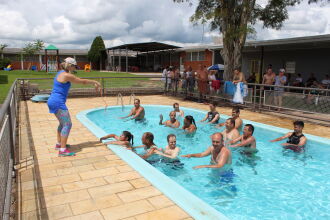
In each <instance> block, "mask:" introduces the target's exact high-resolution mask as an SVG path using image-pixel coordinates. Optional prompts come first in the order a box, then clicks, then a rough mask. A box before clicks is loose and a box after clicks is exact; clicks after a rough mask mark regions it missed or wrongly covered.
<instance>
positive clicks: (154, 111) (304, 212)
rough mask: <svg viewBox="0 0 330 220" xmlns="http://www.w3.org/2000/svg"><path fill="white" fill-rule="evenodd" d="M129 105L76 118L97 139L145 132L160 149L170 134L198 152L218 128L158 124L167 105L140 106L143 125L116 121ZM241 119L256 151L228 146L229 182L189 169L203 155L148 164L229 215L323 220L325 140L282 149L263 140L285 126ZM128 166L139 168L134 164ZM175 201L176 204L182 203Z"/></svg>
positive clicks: (329, 205)
mask: <svg viewBox="0 0 330 220" xmlns="http://www.w3.org/2000/svg"><path fill="white" fill-rule="evenodd" d="M131 107H132V106H125V108H124V110H123V111H122V108H121V107H111V108H108V109H107V111H104V109H103V108H101V109H95V110H88V111H85V112H82V113H80V114H78V116H77V117H78V118H79V119H80V120H81V121H82V122H83V123H84V124H85V125H86V126H87V127H88V128H89V129H90V130H91V131H92V132H93V133H94V134H95V135H96V136H98V137H100V136H103V135H104V134H105V133H115V134H120V133H121V132H122V131H123V130H129V131H131V132H132V133H133V134H134V137H135V138H134V145H140V144H141V136H142V134H143V132H146V131H150V132H152V133H154V135H155V143H156V144H157V145H158V147H165V146H166V144H167V142H166V136H167V135H168V134H169V133H174V134H176V135H177V145H178V146H180V147H181V154H187V153H198V152H202V151H204V150H205V149H206V147H208V146H210V144H211V141H210V134H212V133H214V132H218V131H221V130H219V129H216V128H214V127H213V126H212V125H206V124H201V123H198V124H197V127H198V131H197V133H196V134H195V135H193V136H190V135H186V134H184V133H183V132H182V131H181V130H180V129H171V128H165V127H163V126H160V125H158V122H159V114H160V113H162V114H163V115H164V118H165V119H166V118H168V113H169V112H170V111H171V110H172V107H171V106H154V105H150V106H148V105H146V106H144V107H145V109H146V117H147V122H146V123H135V122H134V121H128V122H125V121H123V120H120V119H118V117H120V116H125V115H127V114H128V113H129V111H130V109H131ZM182 110H184V111H185V115H187V114H190V115H193V116H194V118H195V119H196V121H199V120H201V119H202V118H203V117H204V116H205V113H206V112H204V111H198V110H194V109H188V108H182ZM226 118H227V116H224V115H221V121H224V119H226ZM244 123H252V124H253V125H255V133H254V136H255V137H256V139H257V148H258V150H259V152H258V153H257V154H256V155H255V156H253V157H247V156H245V155H243V154H241V153H240V152H239V150H233V154H232V155H233V163H232V167H233V170H234V177H233V178H232V179H230V181H222V180H221V179H219V175H218V173H217V172H216V171H214V170H212V169H199V170H193V169H192V167H193V166H196V165H202V164H209V161H210V158H209V157H208V158H190V159H188V158H182V159H181V163H182V165H180V166H173V165H172V164H169V163H161V162H160V163H157V162H156V163H153V166H154V167H155V168H156V169H157V170H159V171H161V172H162V173H164V174H165V175H167V176H168V177H170V178H171V179H172V180H174V181H175V182H176V183H178V184H179V185H181V186H183V187H184V188H185V189H187V190H188V191H190V192H191V193H193V194H194V195H195V196H197V197H198V198H200V199H202V200H203V201H205V202H206V203H207V204H210V205H211V206H212V207H213V208H215V209H216V210H218V211H219V212H221V213H223V214H224V215H225V216H227V217H229V218H230V219H274V218H278V217H281V219H315V218H317V219H329V218H330V214H329V213H330V182H329V177H330V170H329V167H330V166H329V165H330V160H329V155H330V146H329V143H330V141H329V139H325V138H320V137H316V136H312V135H307V137H308V139H309V142H308V145H307V147H306V151H305V153H300V154H297V153H293V152H291V151H284V150H283V149H282V148H281V146H280V143H281V142H280V143H270V142H269V141H268V140H270V139H274V138H276V137H278V136H280V135H282V134H283V133H285V132H288V130H286V129H282V128H277V127H273V126H268V125H263V124H260V123H256V122H251V121H246V120H244ZM113 149H115V151H118V152H119V154H122V155H123V157H125V154H126V155H128V156H126V159H128V160H130V159H131V158H132V157H134V156H133V154H128V153H125V151H126V150H123V149H121V148H118V147H117V148H116V147H114V148H113ZM116 153H117V152H116ZM119 156H120V155H119ZM123 159H124V160H125V158H123ZM134 160H135V162H136V163H139V164H140V165H141V166H148V165H147V163H145V162H144V161H142V162H141V160H140V158H138V157H136V158H134ZM154 161H157V158H155V159H154ZM134 168H135V169H137V170H138V171H139V172H143V171H141V170H139V168H137V167H136V166H134ZM142 174H143V173H142ZM144 176H145V175H144ZM145 177H146V176H145ZM146 178H147V179H148V177H146ZM156 181H157V180H156ZM151 182H152V181H151ZM153 184H154V183H153ZM160 184H161V183H160ZM154 185H155V184H154ZM155 186H156V187H157V184H156V185H155ZM164 187H166V185H165V186H164ZM160 190H161V191H162V189H160ZM164 193H165V192H164ZM165 194H166V193H165ZM169 197H170V196H169ZM170 198H171V197H170ZM172 199H173V198H172ZM175 202H177V203H178V205H180V206H181V207H182V203H184V202H181V203H180V202H178V201H175ZM201 206H203V205H201ZM183 208H184V207H183ZM186 211H187V210H186ZM188 212H189V211H188ZM189 214H191V213H189Z"/></svg>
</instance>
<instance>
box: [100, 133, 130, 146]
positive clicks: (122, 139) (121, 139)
mask: <svg viewBox="0 0 330 220" xmlns="http://www.w3.org/2000/svg"><path fill="white" fill-rule="evenodd" d="M108 138H114V139H116V140H115V141H108V142H105V144H115V145H122V146H124V147H126V148H127V149H130V150H131V149H132V146H133V144H134V142H133V139H134V136H133V135H132V134H131V133H130V132H129V131H123V133H122V134H121V135H120V136H117V135H115V134H108V135H106V136H104V137H101V138H100V142H102V140H106V139H108ZM131 142H132V143H131Z"/></svg>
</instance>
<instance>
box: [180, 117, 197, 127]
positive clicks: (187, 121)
mask: <svg viewBox="0 0 330 220" xmlns="http://www.w3.org/2000/svg"><path fill="white" fill-rule="evenodd" d="M183 123H184V125H185V126H190V125H191V124H194V125H195V126H196V122H195V119H194V117H193V116H191V115H187V116H186V117H184V121H183ZM196 128H197V126H196Z"/></svg>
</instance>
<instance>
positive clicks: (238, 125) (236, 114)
mask: <svg viewBox="0 0 330 220" xmlns="http://www.w3.org/2000/svg"><path fill="white" fill-rule="evenodd" d="M239 114H240V110H239V108H238V107H233V109H232V111H231V117H232V118H233V119H234V120H235V128H236V129H238V130H240V129H241V128H242V124H243V121H242V119H241V118H240V117H239ZM224 125H225V122H224V123H220V124H218V125H217V126H216V127H218V128H219V127H222V126H224Z"/></svg>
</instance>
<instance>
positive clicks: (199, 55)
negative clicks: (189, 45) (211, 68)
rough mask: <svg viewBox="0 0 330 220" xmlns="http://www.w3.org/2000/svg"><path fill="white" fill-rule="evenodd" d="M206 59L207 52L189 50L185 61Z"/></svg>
mask: <svg viewBox="0 0 330 220" xmlns="http://www.w3.org/2000/svg"><path fill="white" fill-rule="evenodd" d="M203 60H205V52H204V51H199V52H187V53H186V58H185V61H203Z"/></svg>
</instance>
